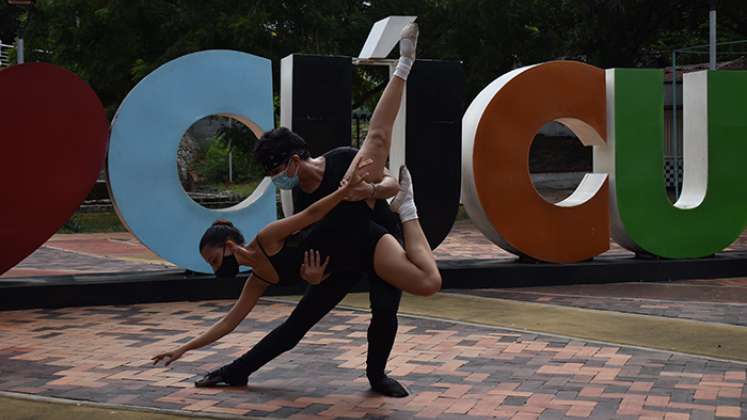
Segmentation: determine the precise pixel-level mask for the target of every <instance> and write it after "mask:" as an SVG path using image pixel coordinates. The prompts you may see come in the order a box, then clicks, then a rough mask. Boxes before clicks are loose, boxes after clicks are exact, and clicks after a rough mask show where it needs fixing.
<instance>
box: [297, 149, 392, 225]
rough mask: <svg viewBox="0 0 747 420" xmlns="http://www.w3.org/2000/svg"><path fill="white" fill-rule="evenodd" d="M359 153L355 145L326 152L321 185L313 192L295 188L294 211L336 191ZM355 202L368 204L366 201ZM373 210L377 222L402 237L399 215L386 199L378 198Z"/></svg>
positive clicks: (332, 215)
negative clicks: (390, 207) (392, 209)
mask: <svg viewBox="0 0 747 420" xmlns="http://www.w3.org/2000/svg"><path fill="white" fill-rule="evenodd" d="M357 153H358V149H356V148H354V147H338V148H335V149H332V150H330V151H329V152H327V153H325V154H324V159H325V166H324V175H323V176H322V180H321V183H320V184H319V187H318V188H317V189H316V190H314V191H312V192H311V193H306V192H304V191H303V190H301V188H300V187H296V188H294V189H293V211H294V212H295V213H298V212H301V211H303V210H305V209H306V208H307V207H309V206H310V205H312V204H314V203H315V202H317V201H318V200H320V199H322V198H324V197H325V196H327V195H329V194H331V193H333V192H335V191H336V190H337V188H338V187H339V185H340V181H342V178H343V177H344V176H345V172H347V170H348V168H349V167H350V163H351V162H352V161H353V158H355V155H356V154H357ZM355 204H356V205H366V203H365V201H361V202H358V203H355ZM373 212H374V214H373V220H374V221H375V222H376V223H378V224H380V225H381V226H382V227H384V228H385V229H387V230H388V231H389V233H391V234H392V235H394V237H396V238H397V239H400V238H401V237H402V234H401V225H400V223H399V217H397V215H396V214H395V213H393V212H392V211H391V209H389V205H388V204H387V202H386V200H376V206H375V207H374V210H373ZM334 213H335V212H334V210H333V211H332V212H331V213H330V214H329V215H328V216H327V217H334Z"/></svg>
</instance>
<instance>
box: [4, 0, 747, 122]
mask: <svg viewBox="0 0 747 420" xmlns="http://www.w3.org/2000/svg"><path fill="white" fill-rule="evenodd" d="M0 4H2V6H0V25H2V27H0V36H1V37H2V38H1V39H3V40H5V37H6V36H7V35H6V34H7V33H10V32H12V30H13V29H12V28H9V26H12V25H13V24H16V25H17V23H18V21H19V20H21V19H23V16H21V15H19V12H18V10H16V9H14V8H11V7H9V6H7V5H6V3H5V2H3V3H0ZM719 10H720V13H719V24H720V28H721V34H722V35H721V40H734V39H744V38H747V7H744V0H721V1H719ZM32 13H33V16H32V19H30V22H29V28H28V30H27V34H28V37H27V38H28V39H29V41H30V46H31V48H32V49H33V50H34V51H33V53H31V54H27V55H29V56H30V57H29V60H39V61H49V62H53V63H56V64H59V65H62V66H64V67H67V68H69V69H71V70H72V71H74V72H76V73H77V74H79V75H81V77H83V78H84V79H85V80H87V81H88V82H89V83H90V84H91V85H92V86H93V88H94V89H95V90H96V92H97V93H98V94H99V96H100V97H101V100H102V102H103V103H104V104H105V106H106V107H107V109H108V111H109V113H110V115H111V114H112V113H113V111H114V110H115V109H116V107H117V106H118V104H119V102H120V101H121V100H122V99H123V97H124V95H126V94H127V92H128V91H129V90H130V89H131V88H132V87H133V86H134V85H135V84H136V83H137V82H138V81H139V80H140V79H142V78H143V77H144V76H146V75H147V74H148V73H149V72H151V71H153V70H154V69H155V68H157V67H158V66H159V65H161V64H163V63H165V62H167V61H169V60H171V59H174V58H176V57H179V56H181V55H184V54H187V53H191V52H195V51H200V50H205V49H213V48H221V49H234V50H239V51H246V52H251V53H253V54H257V55H260V56H264V57H267V58H270V59H271V60H272V61H273V68H274V69H273V71H274V73H275V75H274V77H275V83H274V87H275V89H276V91H277V86H278V83H277V80H278V71H279V67H280V66H279V60H280V59H281V58H283V57H285V56H286V55H288V54H291V53H311V54H329V55H336V54H337V55H348V56H356V55H357V53H358V52H359V51H360V48H361V47H362V45H363V42H364V41H365V38H366V36H367V34H368V31H369V30H370V28H371V25H372V24H373V23H374V22H375V21H377V20H379V19H381V18H384V17H386V16H389V15H404V14H413V15H418V16H419V19H418V21H419V22H420V24H421V27H422V37H421V42H420V46H419V52H418V54H419V56H420V57H423V58H441V59H456V60H462V61H463V62H464V65H465V74H466V76H467V92H466V98H467V99H468V100H469V99H470V98H472V97H474V95H476V94H477V93H478V92H479V91H480V89H482V88H483V87H484V86H485V85H486V84H487V83H489V82H490V81H491V80H493V79H494V78H495V77H497V76H499V75H501V74H503V73H504V72H506V71H508V70H510V69H512V68H515V67H516V66H519V65H523V64H531V63H536V62H542V61H547V60H551V59H556V58H570V59H578V60H583V61H586V62H589V63H590V64H594V65H597V66H601V67H613V66H618V67H623V66H625V67H634V66H665V65H667V64H668V60H669V57H670V56H671V51H672V49H674V48H679V47H683V46H688V45H693V44H698V43H705V42H706V41H707V34H708V25H707V22H708V19H707V16H708V0H689V1H681V0H656V1H651V0H315V1H308V0H273V1H267V0H210V1H204V0H150V1H145V0H127V1H125V0H66V1H55V0H38V1H37V2H36V6H35V7H34V10H33V12H32ZM383 77H384V76H383V75H382V74H378V73H376V72H374V71H372V72H368V73H363V74H358V76H357V78H356V82H357V83H356V85H357V86H358V89H360V92H357V94H362V92H365V91H368V90H371V89H372V88H373V87H375V86H377V85H378V84H379V83H380V82H381V80H382V79H383Z"/></svg>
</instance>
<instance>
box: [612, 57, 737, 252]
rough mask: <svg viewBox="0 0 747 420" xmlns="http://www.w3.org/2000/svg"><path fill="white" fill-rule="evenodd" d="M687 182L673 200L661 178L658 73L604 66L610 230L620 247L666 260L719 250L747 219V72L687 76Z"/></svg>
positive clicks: (660, 86) (661, 105)
mask: <svg viewBox="0 0 747 420" xmlns="http://www.w3.org/2000/svg"><path fill="white" fill-rule="evenodd" d="M684 82H685V83H684V100H683V104H684V121H685V122H684V170H685V174H684V182H683V188H682V194H681V196H680V198H679V200H678V201H677V202H676V203H675V204H674V205H673V204H672V203H671V202H670V200H669V198H668V197H667V195H666V191H665V178H664V156H663V154H664V141H663V139H664V95H663V86H664V85H663V78H662V72H661V71H659V70H619V69H612V70H607V113H608V114H607V120H608V122H607V124H608V131H607V132H608V136H609V139H608V143H607V144H608V148H607V149H606V150H603V151H600V153H601V156H598V157H601V158H602V159H603V162H600V163H601V164H602V165H609V167H608V168H606V169H607V170H608V172H609V174H610V195H611V200H610V216H611V222H612V224H611V226H612V234H613V237H614V238H615V240H616V241H617V242H618V243H620V244H621V245H622V246H624V247H625V248H627V249H629V250H631V251H635V252H643V253H649V254H654V255H658V256H660V257H665V258H695V257H704V256H708V255H711V254H713V253H715V252H719V251H721V250H723V249H724V248H726V247H727V246H728V245H729V244H731V243H732V242H733V241H734V240H735V239H736V238H737V237H739V235H740V234H741V233H742V231H743V230H744V228H745V225H746V224H747V177H745V169H747V72H737V71H703V72H697V73H690V74H686V75H685V80H684Z"/></svg>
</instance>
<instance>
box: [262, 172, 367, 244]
mask: <svg viewBox="0 0 747 420" xmlns="http://www.w3.org/2000/svg"><path fill="white" fill-rule="evenodd" d="M371 163H372V161H371V159H367V160H364V161H361V162H360V163H359V164H358V166H357V170H356V171H355V172H353V176H352V177H351V178H350V180H349V181H345V182H343V183H342V184H341V185H340V188H338V189H337V190H335V192H333V193H331V194H328V195H327V196H325V197H324V198H322V199H321V200H319V201H317V202H316V203H314V204H312V205H310V206H309V207H307V208H306V209H305V210H304V211H302V212H300V213H296V214H294V215H293V216H290V217H286V218H285V219H280V220H277V221H275V222H272V223H270V224H269V225H267V226H266V227H265V228H264V229H262V230H261V231H260V232H259V234H258V235H257V236H262V241H263V242H264V243H268V242H270V243H272V242H282V241H284V240H285V238H287V237H289V236H291V235H293V234H294V233H296V232H298V231H299V230H302V229H305V228H307V227H309V226H311V225H313V224H314V223H316V222H318V221H320V220H322V219H323V218H324V216H326V215H327V213H329V212H330V211H332V209H334V208H335V207H336V206H337V205H338V204H340V203H341V202H343V201H345V198H346V197H347V195H348V193H349V192H350V190H351V189H353V188H354V187H356V186H357V185H359V184H360V183H361V182H363V179H364V178H365V177H366V176H368V167H369V166H370V165H371Z"/></svg>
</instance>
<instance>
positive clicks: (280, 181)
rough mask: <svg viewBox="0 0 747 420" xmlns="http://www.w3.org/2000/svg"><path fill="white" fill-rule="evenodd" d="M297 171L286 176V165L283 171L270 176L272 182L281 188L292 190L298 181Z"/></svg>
mask: <svg viewBox="0 0 747 420" xmlns="http://www.w3.org/2000/svg"><path fill="white" fill-rule="evenodd" d="M299 181H300V180H299V179H298V171H296V174H295V175H293V176H288V168H287V167H286V168H285V170H284V171H283V172H280V173H279V174H277V175H275V176H273V177H272V183H273V184H275V186H276V187H278V188H280V189H281V190H292V189H293V188H295V187H296V186H297V185H298V183H299Z"/></svg>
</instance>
